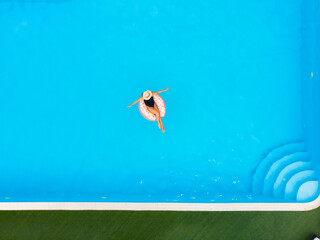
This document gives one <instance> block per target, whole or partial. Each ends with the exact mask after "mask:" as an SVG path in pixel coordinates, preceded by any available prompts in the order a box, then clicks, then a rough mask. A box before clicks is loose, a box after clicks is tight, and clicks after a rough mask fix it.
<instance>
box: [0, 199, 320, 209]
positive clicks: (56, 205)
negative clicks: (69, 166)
mask: <svg viewBox="0 0 320 240" xmlns="http://www.w3.org/2000/svg"><path fill="white" fill-rule="evenodd" d="M319 206H320V196H318V198H317V199H315V200H314V201H312V202H308V203H125V202H124V203H116V202H108V203H105V202H104V203H102V202H5V203H4V202H2V203H0V210H1V211H7V210H123V211H124V210H125V211H310V210H313V209H316V208H318V207H319Z"/></svg>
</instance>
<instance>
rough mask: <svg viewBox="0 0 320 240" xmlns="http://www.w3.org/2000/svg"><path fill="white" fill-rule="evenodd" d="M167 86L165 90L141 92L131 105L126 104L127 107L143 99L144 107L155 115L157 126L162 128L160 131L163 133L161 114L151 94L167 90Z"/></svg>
mask: <svg viewBox="0 0 320 240" xmlns="http://www.w3.org/2000/svg"><path fill="white" fill-rule="evenodd" d="M168 89H169V88H166V89H165V90H162V91H158V92H151V91H149V90H148V91H145V92H144V93H142V96H141V97H139V99H138V100H136V101H134V102H133V103H132V104H131V105H129V106H127V107H131V106H132V105H134V104H136V103H137V102H139V101H140V100H142V99H143V100H144V103H145V104H146V107H147V109H148V111H149V112H151V113H152V114H153V115H155V117H156V119H157V122H158V127H159V128H160V129H161V130H162V132H163V133H164V128H163V124H162V119H161V115H160V111H159V108H158V106H157V104H156V103H155V102H154V99H153V96H154V95H156V94H159V93H162V92H165V91H168Z"/></svg>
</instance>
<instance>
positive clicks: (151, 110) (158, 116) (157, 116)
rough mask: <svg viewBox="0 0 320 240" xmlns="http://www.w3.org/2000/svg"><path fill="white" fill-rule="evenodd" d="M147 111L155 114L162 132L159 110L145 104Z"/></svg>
mask: <svg viewBox="0 0 320 240" xmlns="http://www.w3.org/2000/svg"><path fill="white" fill-rule="evenodd" d="M146 107H147V109H148V111H149V112H151V113H152V114H153V115H155V117H156V119H157V122H158V126H159V128H160V129H162V132H164V129H163V126H162V123H161V117H160V112H159V110H156V109H155V108H153V107H148V106H146Z"/></svg>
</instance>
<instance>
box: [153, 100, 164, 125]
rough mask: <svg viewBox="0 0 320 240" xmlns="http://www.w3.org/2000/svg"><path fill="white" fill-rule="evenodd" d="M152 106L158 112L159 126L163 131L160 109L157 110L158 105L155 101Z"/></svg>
mask: <svg viewBox="0 0 320 240" xmlns="http://www.w3.org/2000/svg"><path fill="white" fill-rule="evenodd" d="M154 108H155V109H156V110H157V111H158V112H159V120H160V121H159V122H160V126H161V127H160V128H161V129H162V130H163V131H164V129H163V124H162V118H161V114H160V110H159V108H158V105H157V104H156V103H154Z"/></svg>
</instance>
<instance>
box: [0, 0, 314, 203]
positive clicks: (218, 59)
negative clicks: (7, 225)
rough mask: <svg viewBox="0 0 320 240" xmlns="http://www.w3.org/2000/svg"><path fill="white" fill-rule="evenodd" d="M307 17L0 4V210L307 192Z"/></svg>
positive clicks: (233, 10)
mask: <svg viewBox="0 0 320 240" xmlns="http://www.w3.org/2000/svg"><path fill="white" fill-rule="evenodd" d="M318 8H319V6H318V3H317V1H314V0H310V1H307V0H292V1H286V0H263V1H254V0H245V1H235V0H226V1H218V0H205V1H200V2H199V1H175V0H173V1H168V0H162V1H157V0H155V1H142V0H134V1H125V0H122V1H120V0H114V1H103V0H101V1H94V0H88V1H73V0H70V1H67V0H64V1H63V0H56V1H55V0H46V1H45V0H43V1H41V0H33V1H31V0H30V1H28V0H24V1H23V0H19V1H15V0H12V1H9V0H8V1H0V169H1V174H0V201H14V202H15V201H105V202H295V201H300V202H301V201H302V202H303V201H310V200H313V199H315V198H316V197H317V196H318V177H317V175H318V173H319V171H320V167H319V166H320V162H319V158H320V156H319V149H320V148H319V146H320V141H319V136H318V135H319V134H316V133H317V131H318V130H319V120H320V117H319V115H320V113H319V109H320V108H319V103H320V99H319V89H320V86H319V51H318V50H319V47H318V46H317V45H316V44H315V43H316V42H317V40H318V39H319V26H318V22H319V21H317V20H318V17H317V15H316V13H317V12H318ZM166 87H170V89H169V91H168V92H165V93H162V94H161V96H162V97H163V99H164V100H165V102H166V105H167V113H166V116H165V117H164V118H163V124H164V127H165V129H166V132H165V133H164V134H162V133H161V131H160V130H159V129H158V128H157V125H156V123H154V122H149V121H147V120H145V119H144V118H143V117H142V116H141V115H140V113H139V111H138V106H137V105H135V106H133V107H132V108H130V109H128V108H126V106H127V105H129V104H131V103H132V102H133V101H134V100H136V99H137V98H138V97H140V96H141V93H142V92H143V91H145V90H148V89H150V90H151V91H158V90H162V89H165V88H166Z"/></svg>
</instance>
